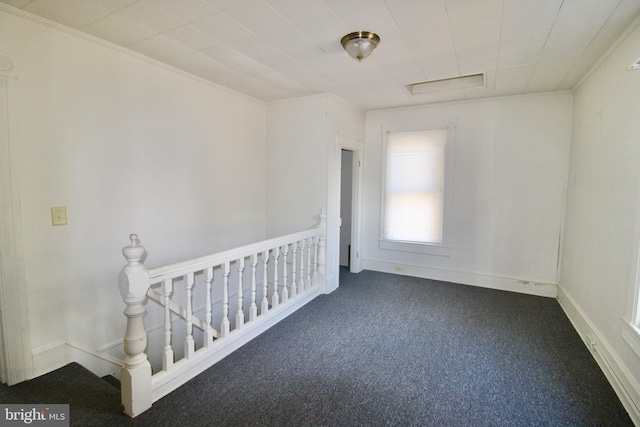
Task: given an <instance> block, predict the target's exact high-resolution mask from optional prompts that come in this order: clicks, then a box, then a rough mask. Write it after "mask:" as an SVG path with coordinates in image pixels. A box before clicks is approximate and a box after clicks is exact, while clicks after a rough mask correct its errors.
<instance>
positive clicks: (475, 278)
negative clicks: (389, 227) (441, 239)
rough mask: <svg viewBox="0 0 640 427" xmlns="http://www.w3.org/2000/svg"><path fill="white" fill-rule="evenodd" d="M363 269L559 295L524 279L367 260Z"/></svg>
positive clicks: (555, 288)
mask: <svg viewBox="0 0 640 427" xmlns="http://www.w3.org/2000/svg"><path fill="white" fill-rule="evenodd" d="M363 267H364V269H365V270H373V271H380V272H383V273H392V274H400V275H405V276H412V277H421V278H424V279H432V280H441V281H444V282H452V283H460V284H463V285H471V286H479V287H481V288H490V289H498V290H501V291H510V292H518V293H521V294H529V295H536V296H542V297H549V298H556V297H557V295H558V286H557V285H556V284H554V283H544V282H542V281H539V280H534V279H521V278H515V277H508V276H499V275H491V274H487V273H479V272H471V271H461V270H446V269H438V268H431V267H425V266H422V265H413V264H404V263H394V262H389V261H381V260H373V259H365V260H364V263H363Z"/></svg>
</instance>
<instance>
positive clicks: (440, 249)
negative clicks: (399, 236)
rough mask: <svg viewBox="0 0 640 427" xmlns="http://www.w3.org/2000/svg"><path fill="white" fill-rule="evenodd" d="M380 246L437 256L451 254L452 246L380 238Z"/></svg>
mask: <svg viewBox="0 0 640 427" xmlns="http://www.w3.org/2000/svg"><path fill="white" fill-rule="evenodd" d="M378 246H379V247H380V249H387V250H391V251H402V252H413V253H417V254H427V255H436V256H444V257H449V256H451V247H450V246H442V245H435V244H429V243H410V242H397V241H393V240H382V239H380V240H378Z"/></svg>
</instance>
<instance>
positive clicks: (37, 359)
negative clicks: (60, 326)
mask: <svg viewBox="0 0 640 427" xmlns="http://www.w3.org/2000/svg"><path fill="white" fill-rule="evenodd" d="M65 347H66V345H65V341H64V340H59V341H55V342H52V343H49V344H47V345H43V346H41V347H38V348H34V349H33V350H32V351H31V359H32V360H33V378H35V377H39V376H40V375H44V374H46V373H49V372H51V371H54V370H56V369H59V368H62V367H63V366H65V365H66V364H67V356H66V348H65Z"/></svg>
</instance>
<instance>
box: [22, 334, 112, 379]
mask: <svg viewBox="0 0 640 427" xmlns="http://www.w3.org/2000/svg"><path fill="white" fill-rule="evenodd" d="M31 357H32V358H33V366H34V376H33V378H36V377H39V376H41V375H44V374H46V373H49V372H51V371H55V370H56V369H60V368H62V367H63V366H65V365H67V364H69V363H73V362H75V363H78V364H79V365H82V366H83V367H84V368H86V369H88V370H89V371H91V372H93V373H94V374H95V375H97V376H99V377H103V376H105V375H113V376H115V377H116V378H120V367H121V366H122V363H123V361H122V360H119V359H118V358H116V357H113V356H110V355H107V354H102V353H100V352H99V351H97V350H91V349H88V348H87V347H84V346H82V345H80V344H75V343H70V342H65V341H62V340H61V341H56V342H54V343H51V344H48V345H45V346H42V347H38V348H36V349H34V350H33V351H32V352H31Z"/></svg>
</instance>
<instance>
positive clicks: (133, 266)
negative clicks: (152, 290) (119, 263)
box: [118, 234, 149, 304]
mask: <svg viewBox="0 0 640 427" xmlns="http://www.w3.org/2000/svg"><path fill="white" fill-rule="evenodd" d="M129 240H131V243H130V244H129V246H125V247H124V248H122V254H123V255H124V257H125V258H126V259H127V264H126V265H125V266H124V267H123V268H122V271H120V275H119V276H118V282H119V285H118V287H119V288H120V294H121V295H122V298H124V300H125V302H126V303H128V304H129V303H134V302H137V301H140V300H142V299H144V297H145V295H146V293H147V289H148V287H149V273H148V272H147V269H146V268H145V267H144V264H143V263H142V257H144V254H145V252H146V251H145V248H144V246H141V245H140V240H139V239H138V235H137V234H132V235H130V236H129Z"/></svg>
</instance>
